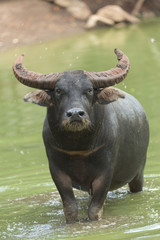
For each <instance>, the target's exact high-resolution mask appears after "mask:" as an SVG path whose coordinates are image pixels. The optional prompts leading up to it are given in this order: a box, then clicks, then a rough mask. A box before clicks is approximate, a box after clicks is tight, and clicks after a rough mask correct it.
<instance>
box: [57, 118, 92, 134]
mask: <svg viewBox="0 0 160 240" xmlns="http://www.w3.org/2000/svg"><path fill="white" fill-rule="evenodd" d="M62 126H63V128H64V129H65V130H66V131H71V132H80V131H83V130H85V129H90V128H91V123H90V121H89V120H88V119H73V120H68V119H65V120H63V122H62Z"/></svg>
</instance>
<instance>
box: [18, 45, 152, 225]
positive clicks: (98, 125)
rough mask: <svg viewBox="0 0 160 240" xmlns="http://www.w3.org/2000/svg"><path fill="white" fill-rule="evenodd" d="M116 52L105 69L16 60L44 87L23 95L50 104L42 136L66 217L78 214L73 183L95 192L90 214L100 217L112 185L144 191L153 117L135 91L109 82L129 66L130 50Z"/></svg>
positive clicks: (21, 74)
mask: <svg viewBox="0 0 160 240" xmlns="http://www.w3.org/2000/svg"><path fill="white" fill-rule="evenodd" d="M115 53H116V55H117V59H118V65H117V66H116V67H115V68H113V69H110V70H108V71H104V72H87V71H83V70H73V71H65V72H63V73H50V74H47V75H45V74H39V73H34V72H31V71H29V70H27V69H26V68H25V67H24V66H23V57H24V55H21V56H19V57H18V58H17V59H16V61H15V63H14V65H13V71H14V74H15V76H16V78H17V79H18V80H19V81H20V82H21V83H23V84H24V85H27V86H29V87H32V88H37V89H40V90H36V91H35V92H32V93H29V94H27V95H26V96H25V98H24V100H25V101H27V102H32V103H35V104H38V105H41V106H46V107H47V115H46V119H45V122H44V128H43V139H44V144H45V148H46V153H47V156H48V160H49V168H50V172H51V175H52V178H53V181H54V182H55V185H56V187H57V189H58V191H59V193H60V196H61V198H62V201H63V207H64V214H65V218H66V222H67V223H72V222H75V221H76V220H77V217H78V208H77V203H76V200H75V196H74V193H73V187H74V188H77V189H81V190H84V191H88V192H89V193H90V194H91V196H92V199H91V202H90V205H89V209H88V217H89V219H90V220H97V219H99V218H100V217H101V215H102V211H103V203H104V200H105V198H106V195H107V192H108V191H110V190H114V189H117V188H120V187H122V186H124V185H125V184H129V188H130V191H131V192H139V191H142V187H143V170H144V166H145V161H146V152H147V147H148V141H149V127H148V120H147V117H146V114H145V112H144V110H143V108H142V106H141V105H140V103H139V102H138V101H137V100H136V99H135V98H134V97H133V96H131V95H129V94H127V93H126V92H123V91H121V90H118V89H116V88H113V87H110V86H113V85H115V84H118V83H119V82H121V81H122V80H123V79H124V78H125V77H126V75H127V73H128V71H129V60H128V58H127V56H125V54H124V53H123V52H121V51H120V50H118V49H115Z"/></svg>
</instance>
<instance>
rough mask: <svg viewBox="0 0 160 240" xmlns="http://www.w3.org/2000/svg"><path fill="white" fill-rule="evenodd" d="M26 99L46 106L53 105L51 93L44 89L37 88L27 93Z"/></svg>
mask: <svg viewBox="0 0 160 240" xmlns="http://www.w3.org/2000/svg"><path fill="white" fill-rule="evenodd" d="M24 101H25V102H31V103H35V104H38V105H40V106H44V107H49V106H52V105H53V102H52V97H51V95H50V93H49V92H47V91H43V90H37V91H34V92H30V93H28V94H26V95H25V96H24Z"/></svg>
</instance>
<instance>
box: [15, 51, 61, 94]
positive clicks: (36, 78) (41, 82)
mask: <svg viewBox="0 0 160 240" xmlns="http://www.w3.org/2000/svg"><path fill="white" fill-rule="evenodd" d="M23 59H24V55H23V54H22V55H20V56H19V57H18V58H17V59H16V60H15V62H14V64H13V72H14V75H15V77H16V78H17V79H18V81H20V82H21V83H23V84H24V85H27V86H28V87H33V88H38V89H46V90H47V89H48V90H53V89H54V86H55V83H56V81H57V80H58V78H59V77H60V76H61V75H62V73H50V74H40V73H35V72H31V71H29V70H27V69H26V68H25V67H24V66H23Z"/></svg>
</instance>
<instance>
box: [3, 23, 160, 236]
mask: <svg viewBox="0 0 160 240" xmlns="http://www.w3.org/2000/svg"><path fill="white" fill-rule="evenodd" d="M115 47H117V48H119V49H121V50H123V51H124V52H125V53H126V54H127V55H128V57H129V58H130V62H131V70H130V73H129V75H128V77H127V79H126V80H125V81H124V82H123V83H121V84H120V85H119V88H121V89H123V90H125V91H127V92H128V93H131V94H133V95H134V96H135V97H137V98H138V99H139V101H140V102H141V103H142V105H143V106H144V108H145V110H146V112H147V115H148V118H149V122H150V131H151V137H150V146H149V150H148V159H147V165H146V168H145V183H144V191H143V192H142V193H139V194H128V193H127V191H128V188H127V186H126V187H124V188H122V189H119V190H118V191H115V192H112V193H109V194H108V199H107V200H106V203H105V207H104V214H103V218H102V220H100V221H98V222H79V223H76V224H73V225H69V226H67V225H66V224H65V220H64V215H63V211H62V203H61V200H60V197H59V195H58V193H57V190H56V188H55V186H54V184H53V182H52V180H51V177H50V173H49V170H48V162H47V158H46V155H45V150H44V147H43V143H42V137H41V131H42V125H43V119H44V116H45V112H46V109H45V108H42V107H38V106H35V105H32V104H26V103H24V102H23V101H22V98H23V96H24V95H25V94H26V93H27V92H28V91H30V89H29V88H27V87H25V86H22V85H21V84H19V83H18V82H17V81H16V80H15V78H14V77H13V74H12V70H11V65H12V63H13V61H14V59H15V58H16V56H17V55H19V54H21V53H24V54H25V65H26V67H27V68H29V69H31V70H34V71H37V72H43V73H47V72H57V71H64V70H69V69H86V70H88V71H100V70H104V69H109V68H111V67H113V66H115V65H116V57H115V55H114V53H113V49H114V48H115ZM159 104H160V20H154V21H153V22H151V23H143V24H140V25H132V26H128V27H124V28H121V29H103V30H97V31H93V32H88V33H86V34H83V35H79V36H75V37H71V38H65V39H62V40H56V41H52V42H46V43H39V44H37V45H32V46H27V47H22V48H17V49H14V50H10V51H7V52H1V53H0V239H35V240H36V239H37V240H42V239H71V238H73V239H84V240H86V239H87V240H88V239H92V240H97V239H98V240H101V239H110V240H112V239H123V240H124V239H134V240H139V239H160V201H159V200H160V184H159V183H160V107H159ZM75 194H76V198H77V201H78V204H79V215H80V218H81V219H82V218H85V217H86V216H87V205H88V202H89V197H88V195H87V194H86V193H83V192H79V191H75Z"/></svg>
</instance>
